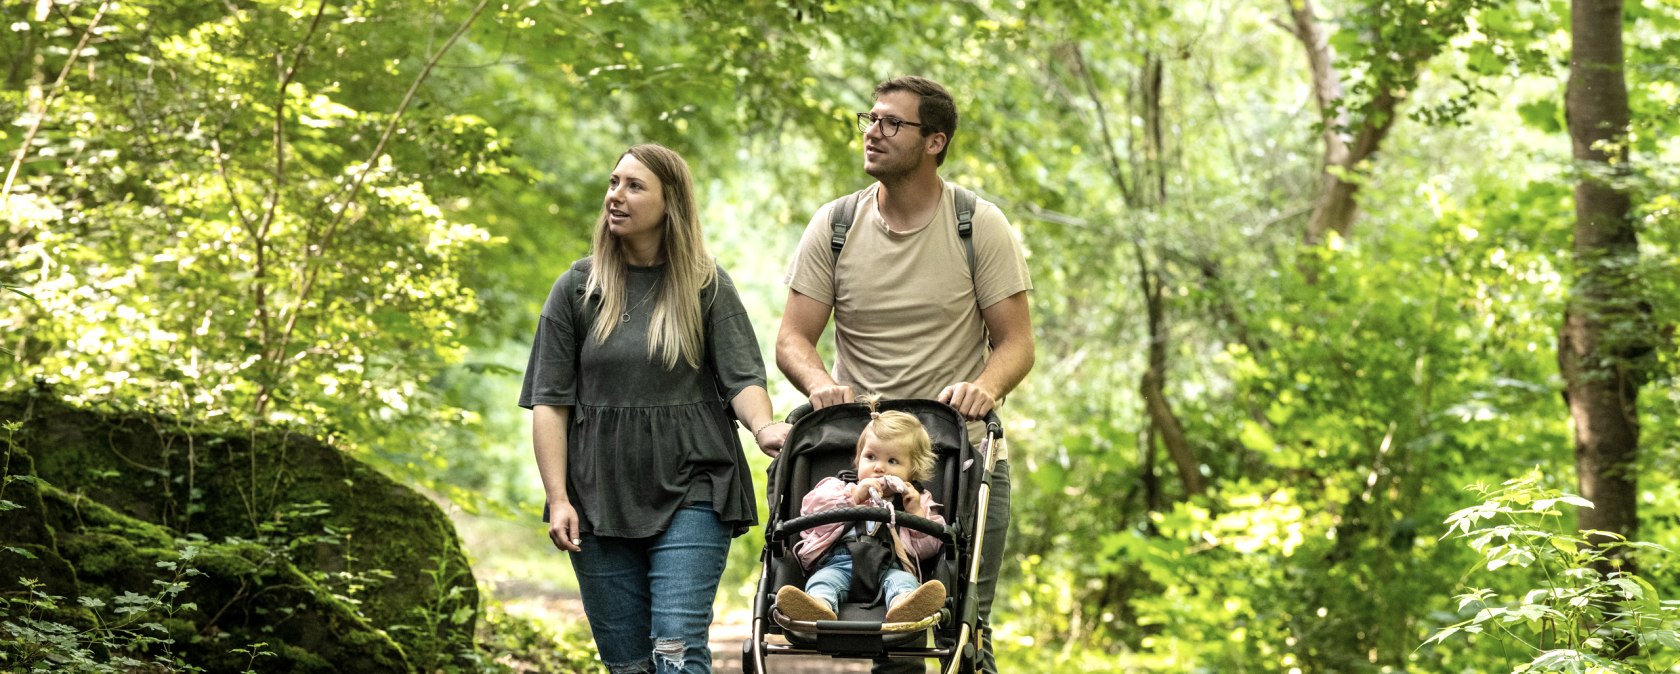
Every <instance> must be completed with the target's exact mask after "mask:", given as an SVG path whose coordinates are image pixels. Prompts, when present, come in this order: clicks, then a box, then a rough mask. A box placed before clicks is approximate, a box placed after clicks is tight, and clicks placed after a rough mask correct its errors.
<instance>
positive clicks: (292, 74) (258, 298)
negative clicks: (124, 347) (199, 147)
mask: <svg viewBox="0 0 1680 674" xmlns="http://www.w3.org/2000/svg"><path fill="white" fill-rule="evenodd" d="M326 13H327V0H321V3H320V4H319V5H317V6H316V7H315V18H314V20H312V21H310V22H309V30H308V31H307V32H305V33H304V34H303V39H302V40H299V41H298V44H297V48H296V49H294V50H292V59H291V65H290V66H289V67H287V68H286V72H285V74H284V75H282V76H281V77H280V87H279V90H278V91H276V92H275V101H274V177H273V183H272V185H271V186H270V188H269V193H268V204H267V205H266V206H264V208H263V214H262V222H260V223H258V224H257V225H256V228H255V229H254V230H250V231H251V239H252V242H251V243H252V248H254V249H255V256H256V269H255V270H254V271H253V272H252V279H253V281H252V284H251V285H252V288H251V293H252V295H253V297H252V302H253V303H254V304H256V313H257V330H258V340H259V342H260V343H261V345H262V350H263V351H264V353H263V355H264V357H265V360H264V362H265V367H277V365H276V364H275V359H274V358H273V357H272V356H273V353H274V352H273V350H272V349H270V347H271V346H272V345H273V334H274V331H273V327H272V323H271V322H270V320H269V315H268V286H267V284H266V283H265V282H264V280H263V278H264V277H265V276H267V271H268V254H267V250H268V245H267V243H268V232H269V228H270V227H272V226H273V225H274V216H275V214H276V213H278V212H279V210H280V192H281V189H282V188H283V187H284V185H285V182H286V89H287V88H288V87H290V86H291V84H292V80H293V79H294V78H296V77H297V72H298V68H299V67H300V66H302V65H303V58H304V55H305V53H306V52H305V50H306V49H307V48H308V47H309V41H310V39H312V38H314V37H315V31H316V29H317V28H319V27H320V26H321V18H322V17H323V16H325V15H326ZM275 58H277V59H278V58H279V56H278V55H276V56H275ZM220 162H221V159H220V157H219V156H218V158H217V165H218V166H220ZM228 194H229V196H230V197H232V198H233V199H234V203H236V204H237V203H238V198H237V196H236V195H234V194H233V185H232V184H229V185H228ZM246 226H247V227H250V224H249V221H246ZM276 376H278V375H277V374H276ZM269 379H270V378H269V377H267V376H264V377H263V378H262V381H260V382H258V390H257V399H256V408H255V409H254V410H253V412H254V414H255V416H256V417H257V418H259V419H260V418H262V416H263V414H264V411H265V410H266V409H267V407H268V391H269V385H270V382H269Z"/></svg>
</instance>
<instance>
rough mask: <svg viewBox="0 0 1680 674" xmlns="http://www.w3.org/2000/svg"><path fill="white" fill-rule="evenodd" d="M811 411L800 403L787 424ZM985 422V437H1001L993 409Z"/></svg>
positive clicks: (806, 402)
mask: <svg viewBox="0 0 1680 674" xmlns="http://www.w3.org/2000/svg"><path fill="white" fill-rule="evenodd" d="M813 411H815V410H812V409H811V401H809V400H807V401H805V402H803V403H800V404H799V406H798V407H795V408H793V411H792V412H788V415H787V422H788V423H790V424H796V423H799V420H800V419H803V418H805V415H807V414H810V413H811V412H813ZM985 422H986V434H987V435H990V436H992V437H994V438H1001V437H1003V420H1002V419H1000V418H999V417H998V414H997V410H995V409H994V410H992V411H990V412H987V413H986V418H985Z"/></svg>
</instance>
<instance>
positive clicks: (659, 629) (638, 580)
mask: <svg viewBox="0 0 1680 674" xmlns="http://www.w3.org/2000/svg"><path fill="white" fill-rule="evenodd" d="M729 539H730V536H729V529H728V528H726V527H724V526H723V524H722V523H720V522H718V518H717V513H714V512H712V506H711V504H709V503H697V504H694V505H690V506H685V507H683V508H681V509H679V510H677V513H676V515H675V516H674V517H673V518H672V519H671V525H670V527H668V528H666V530H665V532H664V533H661V534H659V535H657V536H651V537H648V538H613V537H607V536H594V535H591V534H584V535H583V545H582V548H583V551H582V552H574V553H570V557H571V560H572V569H573V571H575V572H576V573H577V579H578V590H579V592H580V593H581V594H582V595H583V610H584V613H585V614H586V615H587V616H588V617H589V629H590V631H591V632H593V633H594V635H595V646H596V648H597V649H599V650H600V653H601V662H604V663H606V665H607V669H608V671H610V672H612V674H631V673H638V674H640V673H657V674H677V673H679V672H680V673H682V674H709V673H710V672H711V671H712V649H711V647H710V646H709V645H708V637H709V630H710V627H711V624H712V602H713V600H715V599H716V598H717V589H718V579H719V578H721V577H722V576H723V564H724V561H725V559H726V558H727V557H728V555H729Z"/></svg>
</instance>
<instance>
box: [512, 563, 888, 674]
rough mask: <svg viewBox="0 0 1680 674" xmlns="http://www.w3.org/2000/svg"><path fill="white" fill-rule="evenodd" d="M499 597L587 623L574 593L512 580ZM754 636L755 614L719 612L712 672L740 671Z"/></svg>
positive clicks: (812, 661)
mask: <svg viewBox="0 0 1680 674" xmlns="http://www.w3.org/2000/svg"><path fill="white" fill-rule="evenodd" d="M496 598H497V599H500V600H501V601H502V604H503V605H504V606H505V607H506V608H507V610H508V612H509V613H515V614H518V615H523V616H528V617H531V618H532V619H535V620H538V621H541V622H542V623H543V624H546V625H549V626H550V627H553V628H555V629H559V628H560V627H562V626H564V625H566V624H571V623H580V622H583V620H584V615H583V600H581V599H580V598H578V595H577V593H576V592H575V591H571V590H565V589H559V588H555V587H550V586H546V584H542V583H533V582H528V581H519V580H510V581H498V582H497V583H496ZM751 636H752V611H750V610H745V609H741V610H733V611H724V612H721V613H719V614H718V615H717V616H716V617H715V618H714V619H713V621H712V638H711V647H712V671H714V672H716V673H717V674H732V673H734V672H740V671H741V644H742V643H743V642H745V641H746V640H747V639H748V638H750V637H751ZM766 664H767V669H768V670H769V672H768V673H767V674H830V673H836V672H844V673H861V672H868V671H869V663H868V662H867V661H863V660H836V659H833V658H827V657H822V656H791V655H790V656H778V657H775V658H771V659H770V661H769V662H768V663H766Z"/></svg>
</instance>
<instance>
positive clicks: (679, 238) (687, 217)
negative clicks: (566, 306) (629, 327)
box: [584, 143, 717, 370]
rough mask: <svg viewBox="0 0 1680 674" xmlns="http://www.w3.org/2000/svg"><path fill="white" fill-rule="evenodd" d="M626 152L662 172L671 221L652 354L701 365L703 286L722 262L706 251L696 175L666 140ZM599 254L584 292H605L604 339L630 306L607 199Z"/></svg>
mask: <svg viewBox="0 0 1680 674" xmlns="http://www.w3.org/2000/svg"><path fill="white" fill-rule="evenodd" d="M625 156H631V157H635V158H636V161H639V162H641V163H642V166H645V167H647V169H648V170H649V171H651V172H653V175H654V176H655V177H657V178H659V183H660V185H661V192H660V194H661V196H663V197H664V198H665V222H664V227H663V230H662V231H661V234H660V240H659V251H660V253H661V254H663V255H664V257H665V277H664V280H663V281H662V282H661V283H660V287H659V288H657V292H658V293H659V297H658V299H657V300H656V301H655V302H654V304H653V318H652V319H651V320H650V321H649V322H648V358H649V359H650V360H655V359H657V360H661V361H663V362H664V365H665V369H667V370H670V369H674V368H676V366H677V360H678V359H679V358H680V359H681V360H683V361H685V362H687V363H688V364H689V366H690V367H700V358H701V354H702V352H703V351H704V350H705V341H706V332H705V325H704V322H705V317H704V315H703V312H702V311H701V307H700V291H701V290H703V289H705V288H706V287H707V286H710V285H712V284H713V283H716V282H717V265H716V264H715V263H714V262H713V261H712V256H711V255H708V254H707V253H706V242H705V240H704V239H703V238H702V237H701V235H700V209H699V207H698V206H697V205H696V203H695V199H694V177H693V175H692V174H690V173H689V170H688V162H685V161H683V158H682V155H679V154H677V153H676V151H675V150H672V149H671V148H668V147H665V146H663V145H658V144H654V143H647V144H643V145H637V146H635V147H632V148H630V149H629V150H626V151H625V152H624V154H621V155H619V156H618V158H619V160H620V161H623V160H624V157H625ZM593 254H594V258H595V261H594V265H593V267H591V268H590V270H589V280H588V282H587V283H586V284H585V285H584V294H585V295H590V294H593V293H594V292H596V291H597V290H599V291H600V292H601V312H600V314H599V315H597V316H596V317H595V327H594V330H593V333H594V335H595V340H596V342H597V343H600V342H605V341H607V337H608V336H611V335H612V333H613V330H615V329H617V328H618V325H619V316H620V315H621V314H623V313H624V311H625V307H626V306H629V298H628V297H626V289H627V288H628V287H629V280H628V272H627V271H626V270H625V267H626V265H627V263H626V262H625V258H624V242H623V241H622V240H620V239H619V237H618V236H617V235H616V234H613V233H612V231H611V230H610V229H609V228H608V227H607V207H606V204H605V203H603V204H602V205H601V217H600V218H598V219H597V220H596V221H595V241H594V253H593Z"/></svg>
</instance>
